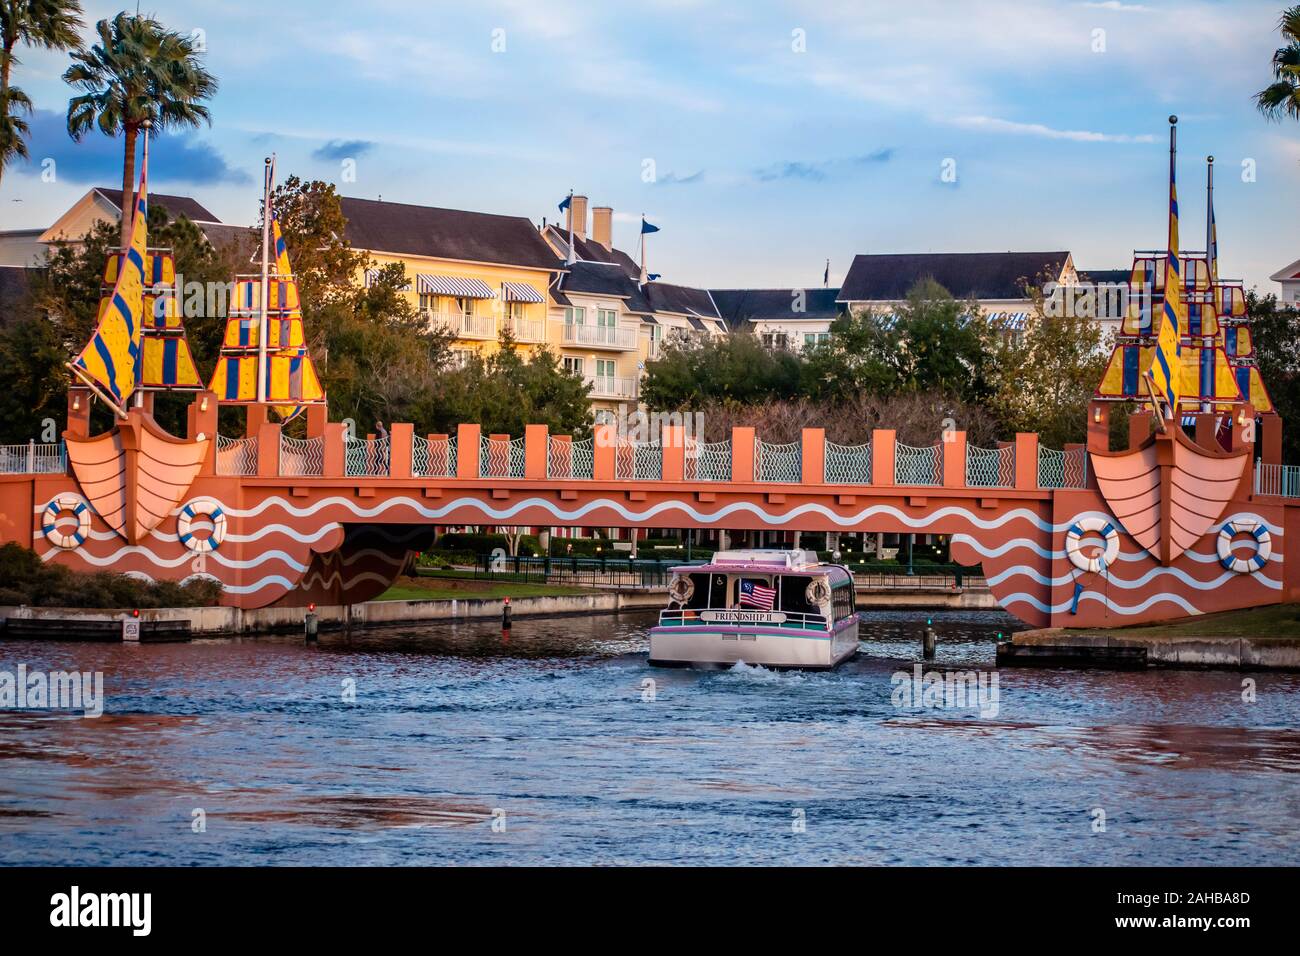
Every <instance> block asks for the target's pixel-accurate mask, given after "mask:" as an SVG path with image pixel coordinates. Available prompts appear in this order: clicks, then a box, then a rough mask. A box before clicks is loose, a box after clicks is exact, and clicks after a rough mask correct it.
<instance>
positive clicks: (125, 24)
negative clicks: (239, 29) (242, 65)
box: [63, 12, 217, 243]
mask: <svg viewBox="0 0 1300 956" xmlns="http://www.w3.org/2000/svg"><path fill="white" fill-rule="evenodd" d="M95 32H96V33H97V34H98V36H99V42H98V43H96V44H94V45H93V46H92V47H91V48H90V49H89V50H81V51H78V52H76V53H74V54H73V55H72V60H73V63H72V66H70V67H68V69H67V72H65V73H64V74H63V79H64V81H65V82H67V83H69V84H71V85H72V86H75V87H77V88H79V89H81V90H82V91H83V92H82V93H81V95H80V96H74V97H73V98H72V99H71V100H69V101H68V135H69V136H71V137H72V138H73V139H74V140H80V139H81V137H82V136H84V135H85V134H86V133H87V132H89V131H90V130H91V129H95V128H98V129H99V131H100V132H101V133H103V134H104V135H105V136H117V135H118V134H119V133H120V134H122V135H123V136H124V137H125V139H126V142H125V143H124V150H125V156H126V161H125V162H124V163H123V164H122V241H123V243H125V242H126V241H127V236H128V234H129V227H128V223H129V222H130V221H131V210H132V209H133V208H134V206H135V141H136V139H137V137H138V136H139V135H140V130H142V129H144V128H146V124H148V126H150V127H152V128H153V129H154V130H158V131H161V130H166V129H174V128H177V127H197V126H199V125H201V124H202V123H204V122H206V123H208V124H209V125H211V123H212V117H211V115H210V114H209V113H208V108H207V107H206V106H204V105H203V101H204V100H206V99H210V98H211V97H212V95H213V94H214V93H216V91H217V80H216V78H215V77H213V76H212V74H211V73H209V72H208V71H207V70H205V69H204V68H203V66H202V64H201V63H200V62H199V56H198V52H197V51H196V50H195V49H194V43H193V42H192V41H191V40H190V38H189V37H186V36H182V35H181V34H179V33H174V32H172V31H170V30H167V29H166V28H164V27H163V25H162V24H161V23H159V22H158V21H157V20H154V19H153V18H151V17H142V16H138V15H137V16H132V15H130V14H128V13H125V12H123V13H119V14H118V15H117V16H115V17H113V19H112V20H100V21H99V23H97V24H96V25H95Z"/></svg>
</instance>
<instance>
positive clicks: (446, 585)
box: [376, 571, 595, 601]
mask: <svg viewBox="0 0 1300 956" xmlns="http://www.w3.org/2000/svg"><path fill="white" fill-rule="evenodd" d="M464 573H465V572H463V571H460V572H457V571H435V572H433V573H431V574H421V575H420V576H419V577H418V578H398V579H397V582H396V583H395V584H394V585H393V586H392V587H391V588H389V589H388V590H387V591H385V592H384V593H383V594H381V595H379V597H378V598H376V600H379V601H448V600H451V599H452V598H484V599H489V600H490V599H497V600H499V599H501V598H503V597H509V598H525V597H556V596H560V595H565V594H592V593H595V592H594V591H593V589H591V588H575V587H566V586H564V585H559V584H523V583H520V582H518V581H489V580H486V579H483V578H479V579H475V578H470V577H463V576H462V577H456V575H457V574H460V575H464Z"/></svg>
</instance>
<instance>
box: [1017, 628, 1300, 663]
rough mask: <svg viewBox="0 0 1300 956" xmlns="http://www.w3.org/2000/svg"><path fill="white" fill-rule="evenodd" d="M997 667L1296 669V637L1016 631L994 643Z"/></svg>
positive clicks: (1299, 649) (1299, 651)
mask: <svg viewBox="0 0 1300 956" xmlns="http://www.w3.org/2000/svg"><path fill="white" fill-rule="evenodd" d="M998 663H999V664H1000V665H1010V666H1025V667H1124V668H1143V667H1175V668H1219V669H1223V670H1288V671H1292V670H1294V671H1300V641H1296V640H1294V639H1290V638H1282V637H1214V636H1196V637H1184V636H1175V635H1168V636H1158V635H1134V634H1125V633H1124V632H1123V631H1122V630H1120V631H1116V632H1114V633H1112V634H1098V633H1092V634H1079V633H1073V632H1071V631H1068V630H1065V629H1063V628H1043V629H1041V630H1036V631H1020V632H1019V633H1017V634H1014V635H1012V637H1011V640H1010V641H1008V642H1006V643H1005V644H1001V645H999V646H998Z"/></svg>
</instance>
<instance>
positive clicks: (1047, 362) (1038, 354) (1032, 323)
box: [988, 290, 1111, 448]
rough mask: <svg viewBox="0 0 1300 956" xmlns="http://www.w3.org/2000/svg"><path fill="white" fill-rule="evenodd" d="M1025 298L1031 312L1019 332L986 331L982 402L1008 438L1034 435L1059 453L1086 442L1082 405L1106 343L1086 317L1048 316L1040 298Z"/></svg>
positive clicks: (1101, 366)
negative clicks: (986, 380) (987, 374)
mask: <svg viewBox="0 0 1300 956" xmlns="http://www.w3.org/2000/svg"><path fill="white" fill-rule="evenodd" d="M1031 295H1032V297H1033V305H1034V308H1033V312H1032V313H1030V317H1029V320H1028V322H1027V323H1026V325H1025V328H1024V330H1023V332H1019V333H1018V332H1016V331H1013V330H1011V329H1008V328H1006V327H1005V325H1003V324H999V323H994V324H993V325H992V327H991V334H992V338H993V344H992V355H991V360H990V362H989V368H990V370H991V378H992V386H993V387H992V394H991V395H990V396H989V400H988V403H989V406H990V408H991V409H992V410H993V411H994V413H995V414H997V416H998V417H999V419H1000V420H1001V421H1002V422H1003V424H1004V427H1005V428H1006V430H1007V431H1008V433H1010V432H1013V431H1026V432H1037V433H1038V439H1039V441H1040V442H1041V443H1042V444H1044V445H1047V446H1050V447H1054V448H1061V447H1062V446H1063V445H1064V444H1065V443H1067V442H1081V441H1084V440H1085V438H1086V437H1087V434H1086V433H1087V418H1088V403H1089V402H1090V401H1092V397H1093V394H1094V392H1095V391H1096V388H1097V383H1098V382H1100V381H1101V377H1102V374H1103V373H1104V372H1105V370H1106V362H1107V360H1108V358H1109V356H1110V351H1111V349H1110V345H1111V343H1110V342H1109V341H1108V336H1107V335H1106V334H1105V333H1104V332H1103V331H1102V327H1101V326H1100V325H1099V324H1098V323H1097V322H1096V320H1095V319H1093V318H1092V317H1091V316H1088V315H1083V314H1076V313H1074V312H1073V311H1072V310H1070V311H1069V312H1068V314H1066V315H1049V314H1048V312H1049V309H1048V307H1047V303H1046V302H1045V301H1044V298H1043V295H1042V293H1041V292H1039V291H1037V290H1034V291H1033V292H1032V293H1031ZM1052 311H1057V310H1052Z"/></svg>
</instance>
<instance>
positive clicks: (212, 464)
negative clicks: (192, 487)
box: [185, 392, 217, 475]
mask: <svg viewBox="0 0 1300 956" xmlns="http://www.w3.org/2000/svg"><path fill="white" fill-rule="evenodd" d="M205 405H206V406H207V407H206V408H205V407H204V406H205ZM185 424H186V430H185V434H186V436H187V437H189V438H190V439H195V438H198V437H199V435H204V436H205V437H206V438H207V439H208V441H209V442H211V444H210V445H208V454H207V456H206V457H205V458H204V459H203V465H202V466H201V467H200V468H199V474H200V475H212V474H215V473H216V461H217V396H216V394H215V393H214V392H199V393H198V394H197V395H195V396H194V401H192V402H190V406H189V408H188V409H186V411H185Z"/></svg>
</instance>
